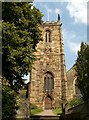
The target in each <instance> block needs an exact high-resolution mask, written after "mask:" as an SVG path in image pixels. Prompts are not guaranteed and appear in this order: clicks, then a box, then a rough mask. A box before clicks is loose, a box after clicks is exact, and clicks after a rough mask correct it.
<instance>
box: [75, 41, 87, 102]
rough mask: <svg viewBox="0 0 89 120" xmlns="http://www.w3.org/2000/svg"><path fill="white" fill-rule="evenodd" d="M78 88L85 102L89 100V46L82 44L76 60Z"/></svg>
mask: <svg viewBox="0 0 89 120" xmlns="http://www.w3.org/2000/svg"><path fill="white" fill-rule="evenodd" d="M76 72H77V86H78V88H79V89H80V91H81V94H82V96H83V100H84V101H88V100H89V45H88V44H86V43H81V47H80V51H78V57H77V60H76Z"/></svg>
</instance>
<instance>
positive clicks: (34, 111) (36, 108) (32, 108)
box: [31, 104, 43, 115]
mask: <svg viewBox="0 0 89 120" xmlns="http://www.w3.org/2000/svg"><path fill="white" fill-rule="evenodd" d="M42 111H43V110H42V109H40V108H38V107H37V106H36V105H35V104H31V115H36V114H37V113H40V112H42Z"/></svg>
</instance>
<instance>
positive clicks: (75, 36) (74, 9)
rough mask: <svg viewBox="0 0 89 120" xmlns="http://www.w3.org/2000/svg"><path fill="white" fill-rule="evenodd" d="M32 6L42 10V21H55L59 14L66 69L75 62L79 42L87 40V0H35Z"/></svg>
mask: <svg viewBox="0 0 89 120" xmlns="http://www.w3.org/2000/svg"><path fill="white" fill-rule="evenodd" d="M46 1H47V2H46ZM61 1H62V2H61ZM63 1H64V2H63ZM33 6H35V7H36V8H38V9H39V10H40V11H41V12H42V14H43V15H44V16H43V21H44V22H46V21H50V22H51V21H57V19H58V14H60V18H61V23H62V36H63V40H64V53H65V64H66V71H68V70H69V69H70V68H71V67H72V66H73V65H74V63H75V62H76V59H77V51H78V50H79V48H80V44H81V42H86V41H87V0H79V1H78V2H77V0H53V1H52V0H35V1H34V3H33Z"/></svg>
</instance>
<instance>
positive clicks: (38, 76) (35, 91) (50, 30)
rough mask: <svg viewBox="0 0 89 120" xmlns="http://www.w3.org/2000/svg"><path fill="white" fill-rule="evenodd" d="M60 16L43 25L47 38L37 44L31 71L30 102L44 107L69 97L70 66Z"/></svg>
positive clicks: (46, 107)
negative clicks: (68, 76)
mask: <svg viewBox="0 0 89 120" xmlns="http://www.w3.org/2000/svg"><path fill="white" fill-rule="evenodd" d="M61 25H62V24H61V23H60V16H59V15H58V21H57V22H54V21H53V22H49V21H47V22H45V23H43V24H42V25H41V26H40V28H41V30H42V37H43V41H40V42H39V43H38V45H37V48H36V52H35V55H36V60H35V61H34V63H33V66H32V71H31V88H30V102H31V103H33V104H35V105H37V106H38V107H39V108H42V109H52V108H57V107H59V105H60V104H61V103H62V101H64V100H66V97H67V95H66V93H67V92H66V90H67V88H66V84H67V80H66V66H65V58H64V44H63V39H62V34H61Z"/></svg>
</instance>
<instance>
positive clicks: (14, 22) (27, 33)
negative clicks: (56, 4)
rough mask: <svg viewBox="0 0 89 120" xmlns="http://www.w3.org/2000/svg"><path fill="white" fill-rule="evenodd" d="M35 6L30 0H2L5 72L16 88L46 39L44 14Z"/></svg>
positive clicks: (15, 88) (5, 75)
mask: <svg viewBox="0 0 89 120" xmlns="http://www.w3.org/2000/svg"><path fill="white" fill-rule="evenodd" d="M31 6H32V5H31V4H30V3H28V2H4V3H2V20H3V22H2V52H3V54H2V64H3V69H2V73H3V76H4V77H5V78H6V79H7V80H9V83H10V84H11V87H12V88H13V89H14V90H16V91H18V89H20V87H21V85H22V84H23V81H22V77H23V76H24V75H27V74H28V72H29V71H30V70H31V65H32V62H33V60H34V59H35V56H34V55H33V52H34V51H35V48H36V45H37V43H38V42H39V41H40V40H41V39H42V38H41V31H40V29H39V26H40V24H41V23H42V16H43V15H42V14H41V12H40V11H39V10H38V9H36V8H35V7H34V8H33V9H31ZM13 80H15V83H14V85H13Z"/></svg>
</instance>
